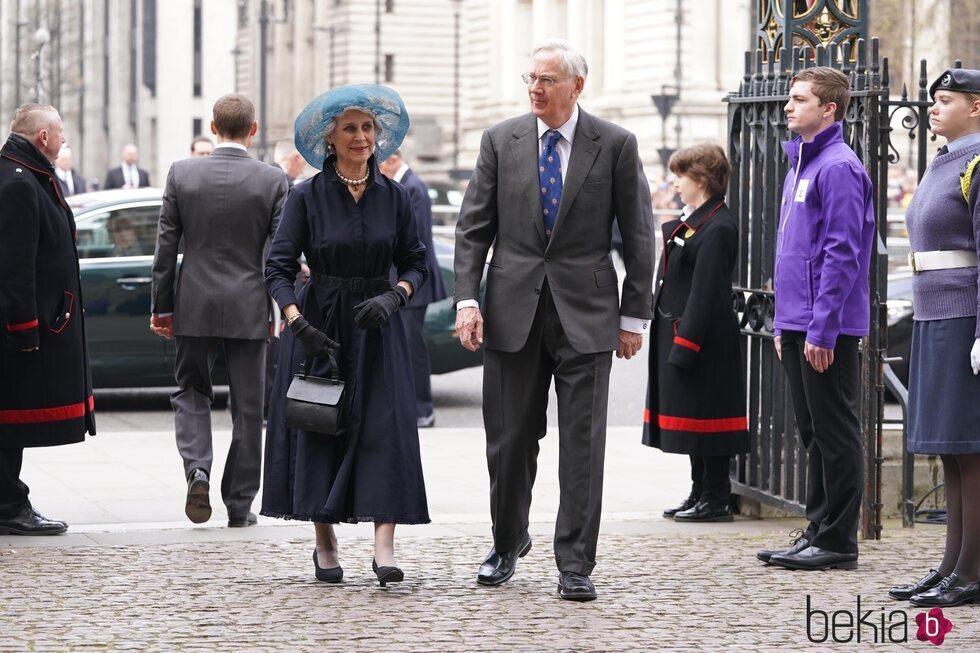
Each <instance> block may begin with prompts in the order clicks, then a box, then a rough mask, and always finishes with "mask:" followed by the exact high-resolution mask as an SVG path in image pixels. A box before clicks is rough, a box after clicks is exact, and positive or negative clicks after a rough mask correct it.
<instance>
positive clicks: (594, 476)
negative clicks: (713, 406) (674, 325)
mask: <svg viewBox="0 0 980 653" xmlns="http://www.w3.org/2000/svg"><path fill="white" fill-rule="evenodd" d="M543 286H544V287H543V288H542V289H541V297H540V300H539V302H538V306H537V311H536V313H535V316H534V321H533V323H532V325H531V331H530V333H529V335H528V339H527V342H526V343H525V344H524V347H522V348H521V349H520V350H519V351H516V352H513V353H509V352H503V351H498V350H493V349H487V350H486V352H485V353H484V362H483V419H484V423H485V425H486V430H487V465H488V467H489V471H490V516H491V519H492V520H493V540H494V547H495V548H496V550H497V551H500V552H504V551H511V550H513V549H514V548H515V547H517V546H519V545H520V542H521V540H522V539H523V537H524V534H525V533H526V532H527V528H528V512H529V510H530V507H531V490H532V487H533V485H534V478H535V475H536V473H537V457H538V449H539V447H538V440H539V439H541V438H543V437H544V436H545V432H546V430H547V409H548V390H549V388H550V387H551V379H552V376H553V377H554V379H555V391H556V394H557V395H558V438H559V445H558V446H559V454H558V481H559V487H560V491H561V498H560V501H559V505H558V518H557V522H556V524H555V541H554V547H555V561H556V563H557V564H558V569H559V570H561V571H571V572H575V573H578V574H584V575H586V576H587V575H589V574H591V573H592V569H593V568H594V567H595V556H596V544H597V541H598V539H599V521H600V517H601V513H602V475H603V465H604V460H605V451H606V410H607V405H608V400H609V371H610V369H611V368H612V352H601V353H597V354H582V353H579V352H577V351H575V349H574V348H572V346H571V345H570V344H569V342H568V338H567V337H566V335H565V331H564V329H563V328H562V324H561V318H560V317H559V315H558V311H557V310H556V309H555V304H554V301H553V299H552V297H551V291H550V289H549V288H548V284H547V282H545V283H544V284H543Z"/></svg>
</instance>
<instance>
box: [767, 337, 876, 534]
mask: <svg viewBox="0 0 980 653" xmlns="http://www.w3.org/2000/svg"><path fill="white" fill-rule="evenodd" d="M805 341H806V334H805V333H800V332H793V331H784V332H783V334H782V363H783V368H784V369H785V370H786V380H787V381H788V383H789V391H790V394H791V395H792V398H793V411H794V412H795V414H796V426H797V428H799V430H800V437H801V438H802V439H803V444H804V446H806V449H807V453H808V454H809V462H808V464H807V493H806V516H807V519H809V520H810V525H809V526H808V527H807V532H806V536H807V538H808V539H809V540H810V542H811V544H812V545H813V546H816V547H818V548H821V549H827V550H829V551H834V552H836V553H857V550H858V544H857V529H858V521H859V519H860V514H861V496H862V494H863V491H864V464H863V461H864V453H863V447H862V444H861V419H860V401H861V378H860V376H861V375H860V366H859V362H858V338H856V337H851V336H838V338H837V346H836V347H835V348H834V362H833V364H832V365H831V366H830V367H829V368H828V369H827V370H826V371H824V372H823V373H822V374H821V373H818V372H817V371H816V370H814V369H813V368H812V367H811V366H810V364H809V363H808V362H806V360H805V359H804V358H803V347H804V344H805Z"/></svg>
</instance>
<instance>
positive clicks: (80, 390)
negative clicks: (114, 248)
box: [0, 104, 95, 535]
mask: <svg viewBox="0 0 980 653" xmlns="http://www.w3.org/2000/svg"><path fill="white" fill-rule="evenodd" d="M63 143H64V136H63V132H62V125H61V117H60V116H59V115H58V111H57V110H56V109H55V108H54V107H52V106H48V105H43V104H25V105H23V106H21V107H20V108H18V109H17V111H16V113H15V114H14V120H13V122H12V123H11V125H10V136H9V138H8V139H7V142H6V143H5V144H4V146H3V149H2V150H0V325H2V326H0V534H2V535H56V534H58V533H64V532H65V531H66V530H67V529H68V525H67V524H65V522H62V521H55V520H52V519H47V518H45V517H43V516H41V515H40V514H39V513H38V512H37V511H36V510H35V509H34V507H33V506H32V505H31V502H30V499H29V498H28V492H29V490H28V487H27V485H25V484H24V482H23V481H21V480H20V472H21V467H22V465H23V462H24V448H25V447H47V446H53V445H58V444H70V443H73V442H81V441H82V440H84V439H85V433H86V431H87V432H88V433H90V434H92V435H95V418H94V415H93V413H92V410H93V407H94V402H93V400H92V384H91V376H90V374H89V368H88V352H87V351H86V347H85V325H84V321H83V316H82V293H81V286H80V282H79V270H78V252H77V251H76V250H75V220H74V218H73V217H72V212H71V210H70V209H69V208H68V205H67V204H66V203H65V198H64V196H63V195H62V191H61V187H60V186H59V184H58V181H57V180H56V178H55V172H54V166H53V165H52V162H53V161H54V159H56V158H57V156H58V152H59V150H61V146H62V144H63Z"/></svg>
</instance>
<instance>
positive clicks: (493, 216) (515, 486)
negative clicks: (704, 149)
mask: <svg viewBox="0 0 980 653" xmlns="http://www.w3.org/2000/svg"><path fill="white" fill-rule="evenodd" d="M587 73H588V68H587V65H586V62H585V58H584V57H583V56H582V55H581V54H580V53H579V52H577V51H576V50H575V49H574V48H573V47H572V46H571V45H569V44H568V43H566V42H564V41H548V42H545V43H542V44H540V45H539V46H538V47H536V48H535V49H534V52H533V56H532V65H531V71H530V72H528V73H525V75H524V81H525V83H527V84H528V94H529V96H530V100H531V112H530V113H529V114H526V115H524V116H520V117H518V118H513V119H510V120H506V121H504V122H502V123H500V124H498V125H496V126H494V127H491V128H490V129H489V130H487V131H486V132H485V133H484V134H483V140H482V143H481V145H480V155H479V159H478V161H477V164H476V169H475V170H474V172H473V176H472V178H471V179H470V183H469V187H468V188H467V190H466V195H465V197H464V199H463V206H462V209H461V210H460V215H459V222H458V224H457V227H456V261H455V269H456V292H455V302H456V308H457V313H456V328H457V330H458V331H459V335H460V342H461V344H462V345H463V346H464V347H466V348H467V349H470V350H474V351H475V350H476V349H477V348H478V347H479V346H480V345H481V344H483V342H484V335H485V337H486V353H485V355H484V356H485V357H484V367H483V370H484V371H483V419H484V424H485V426H486V433H487V463H488V467H489V471H490V514H491V519H492V521H493V543H494V546H493V549H491V551H490V553H489V555H488V556H487V558H486V559H485V560H484V562H483V564H482V565H481V566H480V569H479V572H478V574H477V582H479V583H480V584H483V585H499V584H500V583H503V582H505V581H506V580H508V579H509V578H510V577H511V576H512V575H513V573H514V569H515V567H516V564H517V559H518V558H520V557H523V556H524V555H525V554H527V552H528V551H529V550H530V548H531V539H530V536H529V535H528V530H527V529H528V511H529V508H530V503H531V489H532V485H533V484H534V477H535V473H536V471H537V454H538V439H539V438H541V437H543V436H544V434H545V430H546V426H547V424H546V422H547V416H546V409H547V405H548V390H549V388H550V386H551V380H552V377H554V379H555V389H556V392H557V395H558V431H559V436H558V437H559V441H560V444H559V448H560V454H559V469H558V477H559V484H560V489H561V500H560V504H559V507H558V517H557V523H556V525H555V539H554V549H555V560H556V562H557V565H558V569H559V571H560V576H559V582H558V590H559V593H560V595H561V597H562V598H563V599H568V600H573V601H589V600H592V599H594V598H595V597H596V592H595V586H594V585H593V584H592V581H591V580H590V578H589V575H590V574H591V573H592V570H593V568H594V567H595V557H596V542H597V540H598V536H599V518H600V513H601V502H602V474H603V456H604V453H605V440H606V406H607V400H608V393H609V370H610V368H611V366H612V352H613V351H615V352H616V355H617V356H619V357H621V358H631V357H632V356H634V355H635V354H636V353H637V352H638V351H639V349H640V347H641V346H642V343H643V333H645V332H646V328H647V324H648V320H649V318H650V310H651V308H650V306H651V284H652V277H653V217H652V213H651V207H650V191H649V188H648V187H647V182H646V177H645V176H644V174H643V166H642V164H641V162H640V157H639V154H638V152H637V144H636V137H635V136H634V135H633V134H631V133H629V132H627V131H626V130H624V129H622V128H620V127H618V126H616V125H613V124H611V123H609V122H606V121H604V120H600V119H598V118H596V117H595V116H592V115H590V114H588V113H586V112H585V111H584V110H582V109H581V108H580V107H579V106H578V97H579V95H580V94H581V92H582V88H583V86H584V85H585V78H586V75H587ZM614 219H618V221H619V226H620V229H621V231H622V234H623V245H624V253H625V263H626V279H625V281H624V286H623V294H622V295H623V296H622V303H620V301H619V290H618V286H617V275H616V270H615V268H614V267H613V263H612V259H611V258H610V255H609V252H610V249H611V247H612V244H611V238H612V236H611V233H612V224H613V220H614ZM491 245H493V258H492V260H490V262H489V272H488V275H487V286H486V296H485V297H484V298H483V306H482V313H481V308H480V305H479V302H478V299H479V285H480V279H481V276H482V272H483V265H484V262H485V261H486V257H487V253H488V251H489V249H490V246H491ZM484 320H485V321H484Z"/></svg>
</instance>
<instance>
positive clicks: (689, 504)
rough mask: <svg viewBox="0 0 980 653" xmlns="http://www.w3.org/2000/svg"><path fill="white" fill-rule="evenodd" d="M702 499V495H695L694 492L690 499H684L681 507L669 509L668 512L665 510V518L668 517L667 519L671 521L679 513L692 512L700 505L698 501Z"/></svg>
mask: <svg viewBox="0 0 980 653" xmlns="http://www.w3.org/2000/svg"><path fill="white" fill-rule="evenodd" d="M700 498H701V495H700V494H694V493H693V492H691V494H690V495H688V497H687V498H686V499H684V500H683V501H681V504H680V505H679V506H676V507H674V508H668V509H667V510H664V517H666V518H667V519H670V518H671V517H673V516H674V515H676V514H677V513H679V512H682V511H684V510H690V509H691V508H693V507H694V506H696V505H698V500H699V499H700Z"/></svg>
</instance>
